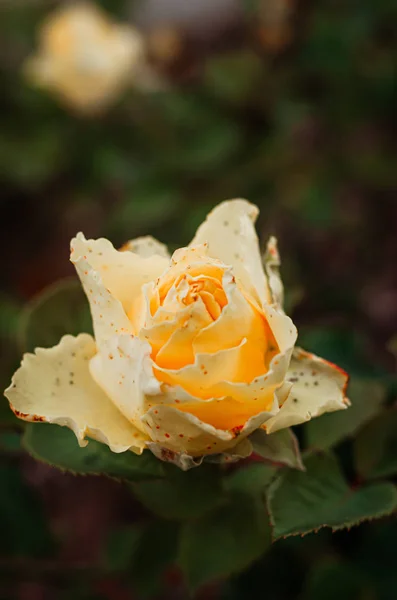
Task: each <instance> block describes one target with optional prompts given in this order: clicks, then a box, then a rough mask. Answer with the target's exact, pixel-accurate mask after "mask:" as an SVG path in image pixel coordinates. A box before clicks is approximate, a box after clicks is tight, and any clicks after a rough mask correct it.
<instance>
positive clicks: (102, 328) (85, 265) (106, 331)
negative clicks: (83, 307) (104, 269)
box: [71, 252, 133, 347]
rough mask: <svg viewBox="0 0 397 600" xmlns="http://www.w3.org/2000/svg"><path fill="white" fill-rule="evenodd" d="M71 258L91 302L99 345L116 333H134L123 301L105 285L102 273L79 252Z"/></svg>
mask: <svg viewBox="0 0 397 600" xmlns="http://www.w3.org/2000/svg"><path fill="white" fill-rule="evenodd" d="M71 260H72V262H74V264H75V267H76V271H77V273H78V275H79V277H80V280H81V283H82V284H83V288H84V291H85V293H86V296H87V298H88V301H89V303H90V309H91V315H92V323H93V326H94V332H95V339H96V342H97V344H98V347H101V345H102V344H103V343H105V342H106V340H107V339H109V338H111V337H112V336H114V335H117V334H119V333H132V332H133V323H132V322H131V321H130V320H129V319H128V317H127V315H126V314H125V311H124V308H123V306H122V304H121V302H120V301H119V300H117V298H115V297H114V296H113V295H112V294H111V293H110V291H109V290H108V289H107V288H106V287H105V285H104V283H103V281H102V277H101V275H100V274H99V273H98V272H97V271H95V270H94V269H93V268H92V267H91V265H90V264H89V262H88V260H86V259H85V258H84V257H81V256H79V255H77V253H75V252H73V254H72V258H71Z"/></svg>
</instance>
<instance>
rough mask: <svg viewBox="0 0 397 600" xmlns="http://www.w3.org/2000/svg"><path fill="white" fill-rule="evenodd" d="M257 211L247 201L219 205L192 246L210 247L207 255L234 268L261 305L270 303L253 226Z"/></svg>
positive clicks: (235, 272) (242, 282)
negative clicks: (202, 245)
mask: <svg viewBox="0 0 397 600" xmlns="http://www.w3.org/2000/svg"><path fill="white" fill-rule="evenodd" d="M258 212H259V211H258V208H257V207H256V206H254V205H253V204H250V203H249V202H247V201H246V200H229V201H226V202H222V203H221V204H218V206H216V207H215V208H214V210H213V211H212V212H210V213H209V215H208V216H207V219H206V221H205V222H204V223H203V224H202V225H200V227H199V228H198V230H197V233H196V235H195V237H194V239H193V241H192V243H191V244H190V245H191V246H195V245H196V244H202V243H205V242H207V243H208V254H209V256H212V257H214V258H218V259H220V260H221V261H222V262H223V263H225V264H226V265H230V266H232V267H233V272H234V274H235V275H236V277H237V278H238V279H239V280H240V282H241V284H242V286H243V288H244V289H246V290H247V292H249V293H251V294H253V296H254V297H255V298H256V299H257V300H258V301H259V303H260V304H265V303H266V302H269V301H270V297H269V292H268V287H267V281H266V276H265V273H264V271H263V266H262V259H261V255H260V250H259V243H258V236H257V234H256V231H255V227H254V223H255V221H256V219H257V216H258Z"/></svg>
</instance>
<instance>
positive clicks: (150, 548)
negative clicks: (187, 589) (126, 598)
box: [130, 520, 179, 596]
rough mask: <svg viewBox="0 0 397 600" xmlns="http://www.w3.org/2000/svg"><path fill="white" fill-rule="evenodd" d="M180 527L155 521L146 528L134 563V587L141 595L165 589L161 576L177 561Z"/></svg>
mask: <svg viewBox="0 0 397 600" xmlns="http://www.w3.org/2000/svg"><path fill="white" fill-rule="evenodd" d="M178 542H179V527H178V525H177V524H176V523H175V521H158V520H156V521H153V522H151V523H149V524H148V525H147V526H145V527H144V528H143V530H142V535H141V537H140V540H139V542H138V545H137V547H136V554H135V556H134V559H133V561H132V564H131V569H130V577H131V583H132V585H133V586H134V587H135V588H136V589H137V590H138V592H139V593H140V594H141V595H142V596H153V594H156V593H159V592H161V591H162V590H163V588H164V586H163V582H162V576H163V574H164V571H165V570H166V568H167V567H169V566H171V565H172V564H174V563H175V562H176V560H177V553H178Z"/></svg>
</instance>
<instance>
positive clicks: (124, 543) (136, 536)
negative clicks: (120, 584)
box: [104, 525, 142, 572]
mask: <svg viewBox="0 0 397 600" xmlns="http://www.w3.org/2000/svg"><path fill="white" fill-rule="evenodd" d="M141 536H142V527H141V526H140V525H131V526H124V527H123V528H122V529H114V530H113V531H111V532H110V535H109V537H108V540H107V544H106V547H105V555H104V563H105V568H106V569H107V570H109V571H111V572H122V571H126V570H127V569H129V567H130V566H131V562H132V560H133V557H134V556H135V554H136V552H137V548H138V545H139V541H140V538H141Z"/></svg>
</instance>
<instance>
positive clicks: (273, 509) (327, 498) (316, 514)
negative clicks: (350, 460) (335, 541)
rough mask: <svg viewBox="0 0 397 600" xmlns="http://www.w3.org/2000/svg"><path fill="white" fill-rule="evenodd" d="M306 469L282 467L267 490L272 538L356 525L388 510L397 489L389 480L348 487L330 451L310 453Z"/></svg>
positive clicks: (394, 502) (395, 503) (396, 504)
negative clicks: (327, 452)
mask: <svg viewBox="0 0 397 600" xmlns="http://www.w3.org/2000/svg"><path fill="white" fill-rule="evenodd" d="M305 466H306V469H307V471H306V472H299V471H285V472H284V474H282V475H281V476H280V477H279V478H278V479H277V480H276V481H275V482H274V483H273V484H272V485H271V486H270V488H269V490H268V506H269V513H270V519H271V523H272V526H273V536H274V538H275V539H277V538H280V537H287V536H289V535H297V534H305V533H309V532H311V531H317V530H318V529H320V528H321V527H331V528H332V529H333V530H336V529H341V528H344V527H351V526H353V525H358V524H359V523H361V522H362V521H365V520H368V519H374V518H377V517H382V516H385V515H388V514H390V513H391V512H392V511H393V510H395V509H396V507H397V490H396V488H395V487H394V486H393V485H392V484H389V483H380V484H373V485H371V486H368V487H363V488H359V489H356V490H353V489H351V488H350V487H349V486H348V485H347V483H346V481H345V480H344V478H343V475H342V473H341V471H340V468H339V465H338V462H337V460H336V459H335V457H333V456H332V455H310V456H309V457H308V458H307V460H306V461H305Z"/></svg>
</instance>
